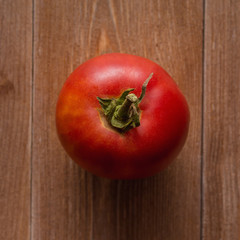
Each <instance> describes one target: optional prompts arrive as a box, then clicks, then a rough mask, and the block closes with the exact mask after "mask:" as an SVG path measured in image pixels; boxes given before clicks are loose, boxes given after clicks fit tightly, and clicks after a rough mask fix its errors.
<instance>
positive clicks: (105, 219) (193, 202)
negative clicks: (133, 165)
mask: <svg viewBox="0 0 240 240" xmlns="http://www.w3.org/2000/svg"><path fill="white" fill-rule="evenodd" d="M179 160H180V159H179ZM188 172H189V171H185V170H184V168H183V166H181V161H179V162H177V163H174V164H173V165H171V166H170V167H169V168H168V169H166V170H164V171H162V172H161V173H159V174H158V175H155V176H153V177H149V178H146V179H138V180H108V179H103V178H99V177H96V176H93V175H91V174H90V173H86V172H85V182H86V183H87V184H88V191H87V192H85V194H87V195H88V196H86V197H87V199H88V201H89V204H88V208H91V210H89V209H88V210H87V211H88V214H91V221H90V222H91V223H90V224H91V230H90V231H91V237H92V238H93V239H98V240H106V239H108V240H111V239H117V240H135V239H136V240H150V239H151V240H153V239H168V240H170V239H188V235H189V232H188V231H196V236H197V234H198V228H199V219H198V217H199V213H200V210H199V209H198V203H199V196H194V195H192V193H191V192H189V191H191V189H190V188H191V186H192V183H191V184H190V185H189V183H188V179H189V178H188V176H187V173H188ZM189 189H190V190H189ZM193 194H194V193H193ZM196 206H197V207H196ZM196 218H197V219H196ZM88 219H89V217H88ZM187 226H189V227H187ZM188 229H189V230H188Z"/></svg>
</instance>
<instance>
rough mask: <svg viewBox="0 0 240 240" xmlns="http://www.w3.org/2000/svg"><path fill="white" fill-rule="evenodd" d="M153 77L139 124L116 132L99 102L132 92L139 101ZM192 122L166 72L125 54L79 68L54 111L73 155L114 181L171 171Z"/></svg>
mask: <svg viewBox="0 0 240 240" xmlns="http://www.w3.org/2000/svg"><path fill="white" fill-rule="evenodd" d="M151 73H152V76H151V79H150V80H149V83H148V85H147V88H146V93H145V96H144V98H143V99H142V101H141V102H140V103H139V106H138V107H139V108H138V113H139V121H140V125H139V126H136V127H133V128H131V129H127V130H126V131H119V129H116V128H115V127H112V126H111V125H110V122H111V121H108V119H107V118H106V116H105V115H104V114H103V109H102V107H101V104H100V102H99V100H98V99H117V98H119V97H120V96H121V94H122V93H123V92H124V91H125V90H127V89H130V88H133V89H134V90H132V91H131V94H132V93H133V94H135V95H136V96H137V98H139V97H140V95H141V92H142V85H143V83H144V82H145V80H146V79H147V78H148V77H149V75H150V74H151ZM97 97H98V99H97ZM135 112H136V111H135ZM189 120H190V116H189V108H188V104H187V102H186V100H185V98H184V96H183V94H182V93H181V91H180V90H179V88H178V86H177V85H176V83H175V82H174V81H173V79H172V78H171V77H170V76H169V75H168V73H167V72H166V71H165V70H163V68H161V67H160V66H159V65H158V64H156V63H154V62H152V61H150V60H148V59H146V58H143V57H139V56H135V55H130V54H121V53H111V54H105V55H102V56H98V57H95V58H92V59H90V60H88V61H86V62H85V63H83V64H81V65H80V66H79V67H78V68H77V69H76V70H75V71H74V72H73V73H72V74H71V75H70V76H69V77H68V79H67V81H66V82H65V84H64V86H63V88H62V90H61V92H60V94H59V98H58V102H57V108H56V126H57V132H58V136H59V139H60V141H61V144H62V146H63V147H64V149H65V150H66V152H67V153H68V154H69V156H70V157H71V158H72V159H73V160H74V161H75V162H76V163H78V164H79V165H80V166H81V167H82V168H84V169H86V170H87V171H89V172H91V173H93V174H95V175H98V176H101V177H106V178H112V179H134V178H143V177H148V176H151V175H153V174H156V173H158V172H159V171H161V170H162V169H164V168H165V167H167V166H168V165H169V164H170V163H171V162H172V161H173V160H174V159H175V158H176V156H177V155H178V153H179V152H180V151H181V149H182V147H183V145H184V143H185V140H186V138H187V134H188V128H189ZM134 126H135V125H134Z"/></svg>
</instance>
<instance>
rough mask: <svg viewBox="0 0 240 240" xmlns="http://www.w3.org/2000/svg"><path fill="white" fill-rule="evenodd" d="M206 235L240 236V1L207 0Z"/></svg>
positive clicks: (208, 237) (230, 239) (236, 238)
mask: <svg viewBox="0 0 240 240" xmlns="http://www.w3.org/2000/svg"><path fill="white" fill-rule="evenodd" d="M205 12H206V13H205V15H206V19H205V25H206V28H205V74H204V76H205V91H204V92H205V104H204V109H205V111H204V113H205V114H204V116H205V117H204V205H203V206H204V211H203V213H204V216H203V217H204V218H203V220H204V222H203V223H204V225H203V226H204V231H203V236H204V238H203V239H206V240H212V239H214V240H215V239H224V240H239V237H240V188H239V185H240V174H239V169H240V150H239V149H240V145H239V143H240V128H239V123H240V112H239V105H240V69H239V66H240V27H239V23H240V16H239V12H240V2H239V1H231V0H220V1H218V0H214V1H206V11H205Z"/></svg>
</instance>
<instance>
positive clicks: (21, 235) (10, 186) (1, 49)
mask: <svg viewBox="0 0 240 240" xmlns="http://www.w3.org/2000/svg"><path fill="white" fill-rule="evenodd" d="M0 6H1V7H0V19H1V21H0V149H1V151H0V209H1V210H0V211H1V213H0V229H1V230H0V239H5V240H12V239H16V240H28V239H30V154H31V99H32V98H31V95H32V91H31V89H32V87H31V82H32V3H31V1H29V0H23V1H21V2H20V1H0Z"/></svg>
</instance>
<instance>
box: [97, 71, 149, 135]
mask: <svg viewBox="0 0 240 240" xmlns="http://www.w3.org/2000/svg"><path fill="white" fill-rule="evenodd" d="M152 76H153V73H151V74H150V75H149V77H148V78H147V79H146V80H145V82H144V83H143V86H142V92H141V95H140V97H139V98H138V97H137V96H136V95H135V94H134V93H130V92H132V91H133V90H134V88H129V89H127V90H125V91H124V92H123V93H122V95H121V96H120V97H119V98H100V97H97V100H98V101H99V103H100V105H101V107H102V111H103V113H104V116H105V117H106V119H107V121H108V123H109V124H110V126H111V127H113V128H114V129H116V130H117V131H118V132H120V133H125V132H127V131H129V130H130V129H132V128H135V127H138V126H140V112H141V111H140V108H139V106H138V105H139V103H140V102H141V101H142V99H143V97H144V96H145V93H146V88H147V85H148V83H149V81H150V79H151V78H152Z"/></svg>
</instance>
